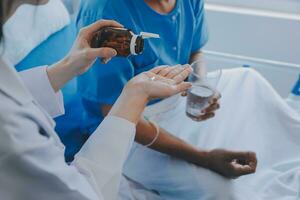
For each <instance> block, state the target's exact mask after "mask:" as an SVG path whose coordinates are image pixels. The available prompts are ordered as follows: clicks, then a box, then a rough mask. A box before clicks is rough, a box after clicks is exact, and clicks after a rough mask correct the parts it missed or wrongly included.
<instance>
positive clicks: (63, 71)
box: [47, 59, 78, 92]
mask: <svg viewBox="0 0 300 200" xmlns="http://www.w3.org/2000/svg"><path fill="white" fill-rule="evenodd" d="M47 74H48V78H49V81H50V83H51V85H52V87H53V89H54V91H55V92H57V91H59V90H60V89H61V88H62V87H63V86H64V85H65V84H66V83H67V82H68V81H69V80H71V79H72V78H74V77H75V76H77V75H78V73H77V72H76V71H75V70H72V67H70V64H69V62H68V59H63V60H61V61H60V62H58V63H56V64H54V65H52V66H49V67H48V68H47Z"/></svg>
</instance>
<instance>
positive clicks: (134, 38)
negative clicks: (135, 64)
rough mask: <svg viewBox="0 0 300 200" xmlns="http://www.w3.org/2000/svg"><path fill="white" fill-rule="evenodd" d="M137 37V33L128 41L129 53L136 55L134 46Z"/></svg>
mask: <svg viewBox="0 0 300 200" xmlns="http://www.w3.org/2000/svg"><path fill="white" fill-rule="evenodd" d="M137 38H138V35H133V36H132V38H131V41H130V53H131V54H132V55H137V53H136V51H135V46H136V40H137Z"/></svg>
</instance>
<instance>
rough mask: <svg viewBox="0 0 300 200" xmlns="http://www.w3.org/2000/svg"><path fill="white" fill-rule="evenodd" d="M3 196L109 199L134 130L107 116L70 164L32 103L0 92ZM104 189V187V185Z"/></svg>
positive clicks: (34, 199) (0, 181) (37, 199)
mask: <svg viewBox="0 0 300 200" xmlns="http://www.w3.org/2000/svg"><path fill="white" fill-rule="evenodd" d="M0 101H1V106H0V137H1V140H0V194H1V199H30V200H41V199H42V200H53V199H55V200H66V199H72V200H113V199H115V197H117V193H118V186H119V180H120V176H121V171H122V166H123V163H124V161H125V159H126V157H127V154H128V150H129V149H130V147H131V145H132V142H133V138H134V135H135V126H134V124H132V123H130V122H128V121H126V120H124V119H120V118H117V117H108V118H106V119H105V120H104V121H103V123H102V124H101V125H100V126H99V128H98V129H97V131H96V132H95V133H94V134H93V136H91V138H90V139H89V140H88V142H87V143H86V144H85V145H84V147H83V149H82V151H81V152H80V153H79V155H78V156H77V158H76V161H75V163H74V164H73V165H71V166H70V165H67V164H66V163H65V161H64V151H63V150H64V149H62V148H61V146H60V145H58V143H57V141H56V140H54V139H53V138H54V137H53V135H55V134H56V133H55V132H54V130H53V127H51V125H49V123H47V120H46V118H45V116H44V115H43V113H42V112H40V110H39V109H38V107H37V106H36V105H35V104H33V103H32V104H30V105H21V106H20V105H17V104H16V103H15V102H14V101H13V100H10V101H8V100H7V98H1V92H0ZM105 190H108V191H105ZM102 193H103V194H102Z"/></svg>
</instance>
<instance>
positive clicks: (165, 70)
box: [158, 66, 174, 77]
mask: <svg viewBox="0 0 300 200" xmlns="http://www.w3.org/2000/svg"><path fill="white" fill-rule="evenodd" d="M172 70H174V67H172V66H166V67H163V68H162V69H161V70H160V71H159V73H158V75H160V76H163V77H166V76H167V74H169V73H170V72H171V71H172Z"/></svg>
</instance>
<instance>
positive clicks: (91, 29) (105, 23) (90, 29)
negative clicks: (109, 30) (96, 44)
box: [79, 20, 123, 36]
mask: <svg viewBox="0 0 300 200" xmlns="http://www.w3.org/2000/svg"><path fill="white" fill-rule="evenodd" d="M111 26H113V27H119V28H122V27H123V25H122V24H120V23H118V22H116V21H113V20H99V21H97V22H95V23H93V24H91V25H89V26H87V27H85V28H82V29H81V30H80V33H79V34H80V35H82V36H90V35H92V34H93V33H95V32H96V31H98V30H99V29H101V28H103V27H111Z"/></svg>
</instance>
